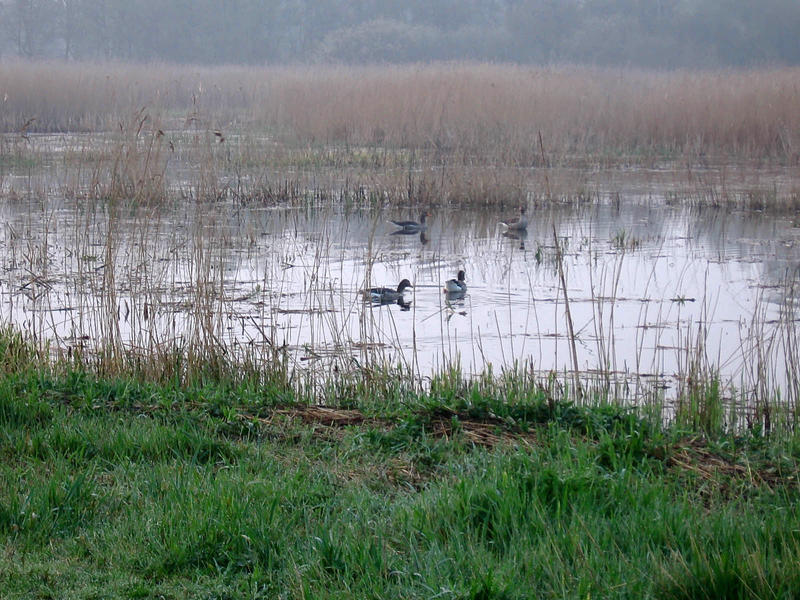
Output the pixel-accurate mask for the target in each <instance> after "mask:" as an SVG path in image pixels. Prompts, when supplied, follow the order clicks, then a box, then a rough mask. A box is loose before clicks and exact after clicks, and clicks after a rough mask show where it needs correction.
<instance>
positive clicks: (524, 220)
mask: <svg viewBox="0 0 800 600" xmlns="http://www.w3.org/2000/svg"><path fill="white" fill-rule="evenodd" d="M500 224H501V225H504V226H505V227H506V229H510V230H512V231H523V230H525V229H526V228H527V227H528V217H527V216H525V207H524V206H520V207H519V216H518V217H514V218H513V219H509V220H508V221H500Z"/></svg>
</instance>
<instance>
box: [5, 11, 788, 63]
mask: <svg viewBox="0 0 800 600" xmlns="http://www.w3.org/2000/svg"><path fill="white" fill-rule="evenodd" d="M798 31H800V2H797V1H796V0H762V1H760V2H752V1H748V0H458V1H456V0H403V1H400V0H362V1H353V0H268V1H264V2H259V1H254V0H226V1H225V2H215V1H212V0H191V1H190V0H173V1H171V2H162V1H160V0H109V1H107V2H97V1H93V0H0V57H10V56H18V57H26V58H64V59H67V60H109V59H111V60H122V61H137V62H140V61H166V62H176V63H204V64H206V63H207V64H240V63H244V64H278V63H328V62H345V63H403V62H417V61H430V60H477V61H493V62H519V63H524V64H561V63H579V64H591V65H602V66H637V67H648V68H679V67H702V68H717V67H726V66H737V67H738V66H763V65H770V66H775V65H787V64H797V63H798V62H800V44H798V43H797V32H798Z"/></svg>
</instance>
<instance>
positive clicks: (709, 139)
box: [0, 61, 800, 165]
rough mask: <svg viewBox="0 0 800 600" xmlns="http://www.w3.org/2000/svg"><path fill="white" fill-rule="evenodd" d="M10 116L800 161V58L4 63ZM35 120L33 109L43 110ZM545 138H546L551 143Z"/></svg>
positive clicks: (497, 153) (68, 125) (523, 159)
mask: <svg viewBox="0 0 800 600" xmlns="http://www.w3.org/2000/svg"><path fill="white" fill-rule="evenodd" d="M0 101H2V108H3V109H2V111H0V128H2V130H3V131H6V132H19V131H21V130H23V128H24V129H25V131H99V130H106V129H113V128H115V127H117V125H118V123H119V122H120V120H121V119H123V118H124V117H125V116H126V115H130V114H132V113H135V112H136V111H139V110H141V109H142V108H143V107H148V110H149V111H151V112H152V113H158V114H159V115H160V116H161V117H162V118H163V119H164V121H165V123H167V124H168V125H169V124H170V123H172V124H173V125H177V124H180V125H185V123H186V122H187V120H192V119H198V120H202V121H203V122H204V123H205V124H206V126H208V127H212V128H213V127H222V128H227V129H228V130H247V131H253V130H254V128H255V129H258V130H261V131H264V132H266V133H269V134H271V135H275V134H278V135H280V136H281V137H282V138H283V139H284V140H290V141H294V142H299V143H302V144H308V143H319V144H325V143H327V144H331V143H336V144H355V145H373V146H380V147H385V146H391V147H404V148H412V149H417V148H424V149H429V150H432V151H433V152H434V153H441V154H446V155H447V156H448V157H450V160H449V162H452V156H453V155H454V154H455V155H456V156H457V157H459V158H460V160H462V161H464V162H467V163H472V162H491V163H493V164H498V163H499V164H515V165H516V164H537V163H540V162H541V161H542V160H543V159H544V157H545V152H543V151H542V150H545V151H546V153H547V156H548V157H549V160H553V161H558V160H564V159H566V158H569V157H574V156H575V155H586V154H597V153H600V154H602V155H604V156H607V157H608V156H611V157H613V156H617V155H619V154H626V155H631V154H633V155H642V154H645V155H648V154H649V155H656V156H661V155H664V154H668V155H675V154H678V155H682V154H691V155H696V154H725V155H728V156H737V157H758V158H760V157H781V158H783V159H785V160H788V161H794V162H796V161H798V160H800V69H797V68H774V69H761V70H738V71H736V70H728V71H673V72H657V71H643V70H617V69H600V68H588V67H569V66H565V67H552V68H537V67H523V66H515V65H496V64H480V63H440V64H428V65H411V66H393V67H388V66H381V67H377V66H375V67H346V66H303V67H263V68H257V67H215V68H211V67H185V66H173V65H129V64H117V63H99V64H94V63H78V64H76V63H70V64H64V63H53V62H41V63H32V62H23V61H11V62H3V63H0ZM32 119H33V120H32ZM540 141H541V143H540Z"/></svg>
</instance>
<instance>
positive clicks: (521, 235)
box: [503, 229, 528, 250]
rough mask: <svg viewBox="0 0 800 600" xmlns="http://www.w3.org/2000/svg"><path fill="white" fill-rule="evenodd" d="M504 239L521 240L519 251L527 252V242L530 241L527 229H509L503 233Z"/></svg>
mask: <svg viewBox="0 0 800 600" xmlns="http://www.w3.org/2000/svg"><path fill="white" fill-rule="evenodd" d="M503 237H504V238H508V239H510V240H519V249H520V250H525V240H527V239H528V230H527V229H508V230H506V231H504V232H503Z"/></svg>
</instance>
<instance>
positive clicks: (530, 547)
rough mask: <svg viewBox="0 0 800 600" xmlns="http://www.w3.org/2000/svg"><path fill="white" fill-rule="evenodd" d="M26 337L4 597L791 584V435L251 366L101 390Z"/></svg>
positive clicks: (13, 403) (513, 385)
mask: <svg viewBox="0 0 800 600" xmlns="http://www.w3.org/2000/svg"><path fill="white" fill-rule="evenodd" d="M20 342H21V340H19V338H15V337H13V336H10V337H9V336H8V335H7V336H5V337H4V343H3V345H2V348H3V353H2V361H0V365H1V366H2V372H3V374H2V377H0V436H1V437H2V443H0V449H1V450H0V457H1V458H0V461H1V462H0V540H1V541H0V545H1V547H2V552H0V589H2V590H3V597H4V598H29V597H42V598H89V597H91V598H106V597H108V598H111V597H114V598H116V597H128V598H151V597H152V598H157V597H164V598H190V597H191V598H198V597H200V598H241V597H250V598H276V597H278V598H280V597H283V598H350V597H359V598H378V597H381V598H385V597H403V598H412V597H413V598H434V597H436V598H530V597H543V598H548V597H566V598H586V597H603V598H612V597H616V598H643V597H655V598H704V597H705V598H718V597H729V598H750V597H759V598H790V597H795V596H797V594H798V593H800V576H799V575H798V573H800V571H798V570H797V568H796V566H797V557H798V555H799V553H800V533H798V532H800V510H799V509H798V506H800V504H799V503H798V499H800V498H798V496H800V487H798V465H799V463H798V461H800V440H798V439H797V437H796V435H794V434H792V433H791V432H789V431H773V432H772V434H771V435H770V436H766V435H764V434H762V433H760V432H759V430H752V431H747V432H740V433H739V434H738V435H734V434H733V433H731V432H725V431H724V430H718V429H717V430H716V432H715V433H713V434H710V433H708V431H704V430H702V429H690V428H687V427H685V426H680V425H673V426H672V427H670V428H668V429H665V428H663V427H662V426H661V424H660V422H659V421H658V420H657V419H652V418H649V417H648V416H647V415H643V414H639V415H637V414H634V413H632V412H630V411H627V410H625V409H622V408H619V407H613V406H609V405H607V404H602V403H597V404H594V405H591V406H585V407H581V406H575V405H571V404H569V403H566V402H564V401H563V400H562V399H561V398H559V397H558V396H556V395H554V393H553V389H552V388H549V387H548V386H546V385H543V384H541V383H536V382H534V381H531V380H527V379H526V378H524V377H522V376H519V375H518V376H516V377H505V376H500V377H497V378H488V377H487V378H485V379H482V380H478V381H474V382H472V383H467V382H464V381H463V380H461V379H460V378H459V377H458V376H457V375H456V374H454V373H451V374H446V375H442V376H439V377H436V378H434V379H433V380H432V382H431V385H430V388H429V389H428V390H425V391H415V390H411V389H409V388H408V387H407V386H406V384H405V382H404V381H403V379H402V377H398V376H397V374H394V375H393V374H392V373H384V374H382V375H381V376H380V377H379V376H377V375H376V374H375V373H373V374H372V377H364V376H362V377H359V378H357V379H353V380H346V379H344V378H340V379H337V378H335V377H334V378H333V379H332V380H331V385H330V386H329V387H328V388H327V390H326V391H324V392H319V393H317V394H315V395H314V396H313V397H302V396H300V395H299V394H298V392H296V391H294V390H293V388H292V387H291V386H288V385H286V384H285V382H283V381H282V380H281V378H280V377H264V374H263V373H262V374H261V375H260V376H257V374H256V373H255V372H248V371H240V372H238V374H231V373H229V374H224V373H223V374H221V373H222V372H221V371H219V370H218V369H209V370H207V371H206V372H205V374H203V373H202V371H196V372H195V373H194V374H193V375H191V376H187V377H186V378H184V379H183V380H181V381H179V380H177V379H176V380H175V381H174V382H172V383H170V382H169V381H162V382H160V383H156V382H153V381H146V380H143V379H141V378H138V377H135V376H133V375H132V374H131V375H127V376H126V375H117V376H114V377H104V376H102V375H100V374H99V373H97V372H96V370H95V369H93V368H91V367H89V366H88V365H83V366H81V365H78V364H76V363H72V364H71V365H67V364H60V365H58V364H55V363H52V362H51V361H49V360H45V359H42V358H41V357H40V356H39V355H38V354H37V353H36V352H34V351H33V350H32V349H31V348H30V347H28V346H27V345H25V344H24V343H20ZM214 373H216V374H215V375H213V374H214ZM323 404H324V406H323Z"/></svg>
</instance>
